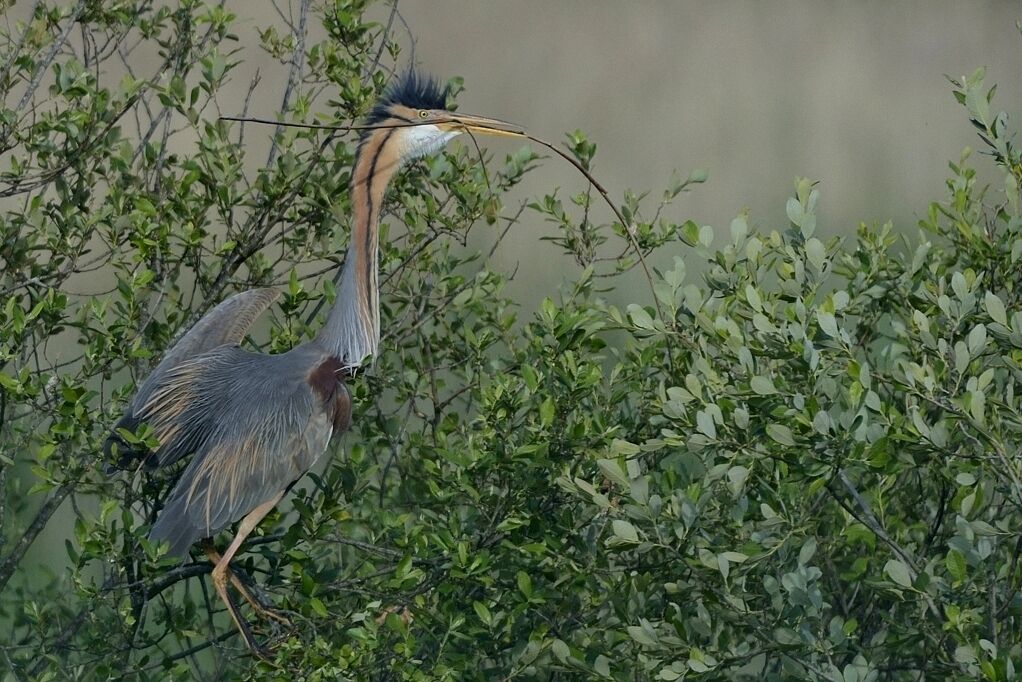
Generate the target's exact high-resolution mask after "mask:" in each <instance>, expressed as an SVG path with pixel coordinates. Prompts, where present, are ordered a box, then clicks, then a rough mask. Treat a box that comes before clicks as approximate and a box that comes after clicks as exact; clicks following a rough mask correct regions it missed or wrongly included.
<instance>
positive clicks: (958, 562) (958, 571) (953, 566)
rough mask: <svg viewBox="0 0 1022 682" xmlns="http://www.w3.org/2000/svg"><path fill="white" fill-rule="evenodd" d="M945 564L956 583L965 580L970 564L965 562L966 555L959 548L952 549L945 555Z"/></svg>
mask: <svg viewBox="0 0 1022 682" xmlns="http://www.w3.org/2000/svg"><path fill="white" fill-rule="evenodd" d="M944 565H945V566H946V567H947V572H948V575H950V576H951V577H952V578H953V579H954V581H955V582H956V583H960V582H962V581H964V580H965V578H966V576H967V570H968V566H967V565H966V563H965V557H964V556H963V555H962V553H961V552H959V551H958V550H955V549H952V550H951V551H950V552H948V553H947V556H946V557H944Z"/></svg>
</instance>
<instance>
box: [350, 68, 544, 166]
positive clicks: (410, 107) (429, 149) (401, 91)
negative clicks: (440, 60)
mask: <svg viewBox="0 0 1022 682" xmlns="http://www.w3.org/2000/svg"><path fill="white" fill-rule="evenodd" d="M446 107H447V89H446V88H441V87H440V85H439V84H438V83H437V82H436V81H435V80H433V79H431V78H428V77H423V76H420V75H419V74H417V73H416V72H414V71H408V72H407V73H406V74H405V75H403V76H401V77H400V78H399V79H398V80H397V81H396V82H395V83H394V84H393V85H391V86H390V87H389V88H388V89H387V91H386V92H385V93H384V95H383V97H382V98H381V99H380V101H379V102H377V104H376V106H375V107H373V110H372V112H371V113H370V114H369V117H368V118H367V119H366V124H367V125H371V126H377V127H375V128H373V129H371V130H366V131H364V132H363V134H362V146H363V147H374V148H376V149H378V150H379V151H381V152H383V151H385V150H386V152H389V153H388V154H387V155H388V156H390V157H391V159H392V161H396V162H397V163H398V164H402V163H405V162H407V161H411V160H412V159H416V158H419V157H421V156H427V155H429V154H435V153H436V152H438V151H440V149H441V148H443V146H444V145H445V144H447V143H448V142H449V141H451V140H452V139H454V138H455V137H457V136H458V135H461V134H462V133H466V132H471V133H472V134H474V135H504V136H509V137H520V136H521V135H522V134H523V132H524V131H523V130H522V129H521V128H519V127H518V126H515V125H513V124H511V123H507V122H505V121H499V120H497V119H494V118H485V117H483V116H472V115H470V114H462V113H456V112H453V111H448V110H447V108H446Z"/></svg>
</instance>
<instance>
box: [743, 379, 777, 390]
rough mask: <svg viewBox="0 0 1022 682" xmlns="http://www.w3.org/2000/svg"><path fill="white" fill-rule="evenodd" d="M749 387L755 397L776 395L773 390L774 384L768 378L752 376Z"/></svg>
mask: <svg viewBox="0 0 1022 682" xmlns="http://www.w3.org/2000/svg"><path fill="white" fill-rule="evenodd" d="M749 386H750V387H751V388H752V390H753V392H754V393H756V394H757V395H773V394H775V393H777V389H776V388H774V382H772V381H771V380H770V379H769V377H764V376H754V377H752V381H750V382H749Z"/></svg>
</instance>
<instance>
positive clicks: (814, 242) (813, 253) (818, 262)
mask: <svg viewBox="0 0 1022 682" xmlns="http://www.w3.org/2000/svg"><path fill="white" fill-rule="evenodd" d="M806 260H808V261H809V264H810V265H812V266H813V267H814V268H816V271H817V272H822V271H823V265H824V263H825V262H826V260H827V248H826V247H825V246H824V245H823V242H821V241H820V240H819V239H817V238H816V237H812V238H810V239H809V240H808V241H807V242H806Z"/></svg>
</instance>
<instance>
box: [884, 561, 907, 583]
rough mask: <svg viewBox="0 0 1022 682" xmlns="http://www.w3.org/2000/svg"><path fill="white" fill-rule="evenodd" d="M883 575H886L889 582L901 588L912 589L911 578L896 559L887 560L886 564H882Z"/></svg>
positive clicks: (903, 565) (904, 566)
mask: <svg viewBox="0 0 1022 682" xmlns="http://www.w3.org/2000/svg"><path fill="white" fill-rule="evenodd" d="M884 573H886V574H887V577H889V578H890V579H891V580H893V581H894V582H896V583H897V584H899V585H901V586H902V587H912V576H911V574H910V572H909V570H908V566H906V565H905V564H904V563H902V562H901V561H898V560H897V559H888V561H887V563H886V564H884Z"/></svg>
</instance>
